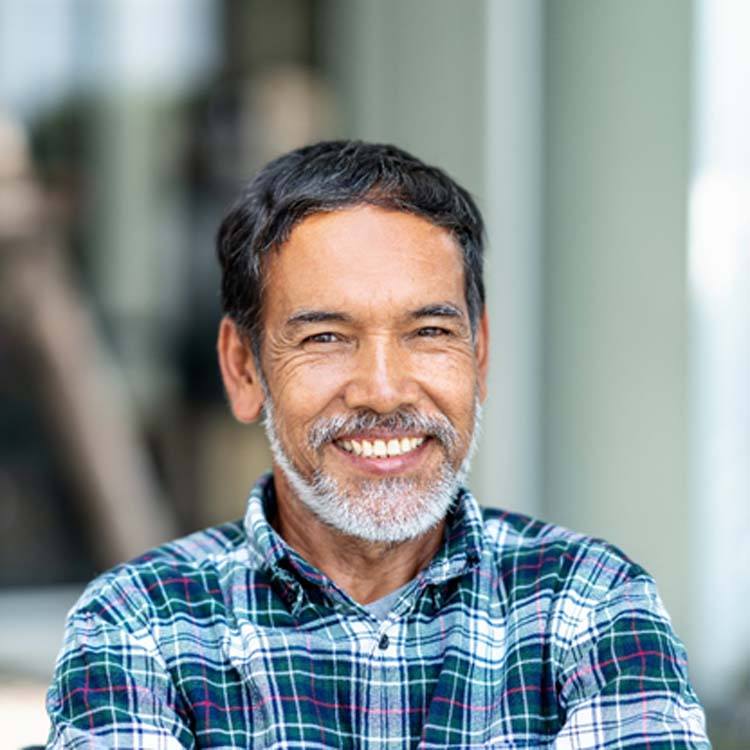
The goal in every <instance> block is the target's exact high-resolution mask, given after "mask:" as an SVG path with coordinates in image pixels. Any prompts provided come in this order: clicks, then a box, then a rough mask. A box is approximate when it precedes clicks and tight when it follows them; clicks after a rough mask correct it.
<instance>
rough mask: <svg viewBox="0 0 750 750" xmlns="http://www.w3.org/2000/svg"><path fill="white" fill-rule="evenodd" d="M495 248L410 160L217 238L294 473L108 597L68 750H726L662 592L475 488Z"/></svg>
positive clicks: (238, 362) (235, 224) (233, 393)
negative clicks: (708, 729) (487, 258)
mask: <svg viewBox="0 0 750 750" xmlns="http://www.w3.org/2000/svg"><path fill="white" fill-rule="evenodd" d="M482 235H483V228H482V220H481V217H480V214H479V211H478V210H477V208H476V206H475V204H474V202H473V200H472V199H471V197H470V196H469V195H468V193H467V192H466V191H465V190H463V189H462V188H461V187H459V186H458V185H457V184H456V183H455V182H454V181H453V180H451V179H450V178H449V177H448V176H447V175H445V173H443V172H442V171H440V170H438V169H436V168H433V167H429V166H427V165H425V164H423V163H422V162H420V161H419V160H417V159H415V158H414V157H412V156H410V155H409V154H406V153H405V152H403V151H401V150H399V149H396V148H394V147H392V146H381V145H372V144H365V143H359V142H328V143H320V144H316V145H313V146H309V147H306V148H303V149H300V150H298V151H294V152H291V153H289V154H286V155H284V156H282V157H280V158H279V159H277V160H275V161H274V162H271V163H270V164H269V165H268V166H267V167H265V169H264V170H262V171H261V172H260V173H259V174H258V175H257V176H256V177H255V179H254V180H253V181H252V182H251V183H250V184H249V185H248V186H247V188H246V190H245V191H244V192H243V194H242V195H241V196H240V199H239V200H238V202H237V204H236V205H235V206H234V208H232V209H231V210H230V212H229V213H228V214H227V216H226V217H225V219H224V222H223V223H222V226H221V229H220V231H219V236H218V251H219V258H220V261H221V265H222V272H223V277H222V295H223V304H224V311H225V317H224V319H223V321H222V323H221V328H220V331H219V341H218V354H219V362H220V366H221V372H222V376H223V380H224V384H225V387H226V392H227V395H228V398H229V402H230V405H231V407H232V410H233V413H234V415H235V417H236V418H237V419H239V420H240V421H242V422H248V423H249V422H253V421H255V420H258V419H263V422H264V425H265V428H266V432H267V434H268V439H269V442H270V445H271V449H272V453H273V459H274V461H273V470H272V472H271V473H269V474H268V475H266V476H264V477H261V478H260V479H259V481H258V483H257V484H256V486H255V487H254V489H253V490H252V492H251V495H250V499H249V502H248V508H247V513H246V516H245V519H244V523H239V522H238V523H230V524H226V525H224V526H221V527H217V528H213V529H207V530H205V531H202V532H199V533H197V534H194V535H192V536H190V537H187V538H186V539H183V540H179V541H176V542H173V543H171V544H169V545H165V546H164V547H161V548H159V549H157V550H154V551H152V552H150V553H148V554H146V555H144V556H143V557H142V558H139V559H137V560H135V561H133V562H131V563H128V564H126V565H123V566H120V567H118V568H116V569H114V570H113V571H110V572H109V573H106V574H105V575H104V576H102V577H101V578H100V579H98V580H97V581H95V582H94V583H93V584H92V585H91V586H90V587H89V589H88V590H87V592H86V593H85V594H84V596H83V597H82V599H81V601H80V602H79V603H78V605H77V606H76V608H75V609H74V610H73V612H72V613H71V615H70V617H69V622H68V629H67V634H66V642H65V645H64V647H63V651H62V653H61V655H60V659H59V660H58V664H57V669H56V675H55V680H54V682H53V685H52V687H51V689H50V692H49V699H48V708H49V711H50V716H51V718H52V723H53V726H52V732H51V735H50V746H52V747H71V748H77V747H81V748H83V747H118V748H178V747H191V748H193V747H194V748H198V747H201V748H208V747H211V748H248V747H253V748H256V747H257V748H339V747H351V748H360V747H361V748H394V749H395V748H411V747H423V748H469V747H471V748H476V747H503V748H511V747H513V748H517V747H525V748H536V747H550V748H552V747H554V748H558V749H559V750H562V749H563V748H631V747H632V748H636V747H638V748H640V747H651V748H654V749H656V748H706V747H708V746H709V745H708V741H707V739H706V737H705V730H704V721H703V713H702V710H701V708H700V706H699V705H698V702H697V699H696V697H695V695H694V693H693V691H692V689H691V687H690V685H689V683H688V678H687V667H686V660H685V654H684V649H683V647H682V645H681V643H680V642H679V640H678V639H677V637H676V636H675V634H674V632H673V630H672V628H671V625H670V622H669V618H668V616H667V614H666V612H665V611H664V608H663V606H662V604H661V602H660V600H659V597H658V594H657V593H656V589H655V586H654V583H653V580H652V579H651V578H650V577H649V576H648V574H647V573H645V572H644V571H643V569H641V568H640V567H638V566H637V565H636V564H634V563H632V562H631V561H629V560H628V559H627V558H626V557H625V556H623V555H622V554H621V553H620V552H618V551H617V550H616V549H614V548H613V547H611V546H609V545H607V544H606V543H603V542H600V541H596V540H592V539H589V538H587V537H584V536H581V535H577V534H574V533H573V532H570V531H567V530H565V529H561V528H559V527H555V526H551V525H548V524H543V523H540V522H537V521H533V520H531V519H529V518H526V517H523V516H520V515H515V514H511V513H505V512H500V511H493V510H485V511H483V510H482V509H481V508H480V506H479V505H478V504H477V502H476V500H475V499H474V498H473V497H472V495H471V494H470V493H469V491H468V490H467V489H465V488H464V486H463V482H464V480H465V477H466V473H467V471H468V466H469V461H470V458H471V455H472V453H473V450H474V447H475V445H476V440H477V433H478V429H479V419H480V412H481V403H482V401H483V400H484V398H485V396H486V375H487V366H488V331H487V318H486V313H485V307H484V287H483V283H482V249H483V236H482Z"/></svg>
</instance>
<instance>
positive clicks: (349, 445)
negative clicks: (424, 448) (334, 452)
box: [334, 435, 427, 459]
mask: <svg viewBox="0 0 750 750" xmlns="http://www.w3.org/2000/svg"><path fill="white" fill-rule="evenodd" d="M425 440H427V436H426V435H403V436H388V437H385V436H384V437H375V436H372V437H367V438H365V437H357V438H354V437H347V438H341V439H338V440H335V441H334V443H335V445H336V446H337V447H338V448H341V450H343V451H345V452H346V453H350V454H352V455H353V456H363V457H364V458H374V459H388V458H395V457H396V456H404V455H406V454H409V453H412V452H413V451H416V450H417V449H418V448H419V447H420V446H421V445H423V444H424V442H425Z"/></svg>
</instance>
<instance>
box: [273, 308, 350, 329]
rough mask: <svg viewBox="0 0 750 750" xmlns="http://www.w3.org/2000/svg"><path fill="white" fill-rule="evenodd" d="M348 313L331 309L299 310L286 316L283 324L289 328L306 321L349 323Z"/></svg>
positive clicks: (303, 323)
mask: <svg viewBox="0 0 750 750" xmlns="http://www.w3.org/2000/svg"><path fill="white" fill-rule="evenodd" d="M351 322H352V318H351V316H350V315H347V314H346V313H342V312H334V311H333V310H300V311H299V312H296V313H294V315H291V316H290V317H289V318H287V320H286V323H285V325H286V326H288V327H290V328H296V327H297V326H302V325H305V324H306V323H351Z"/></svg>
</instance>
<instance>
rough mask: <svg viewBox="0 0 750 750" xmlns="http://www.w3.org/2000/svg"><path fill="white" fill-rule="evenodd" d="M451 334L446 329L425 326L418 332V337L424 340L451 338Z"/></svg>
mask: <svg viewBox="0 0 750 750" xmlns="http://www.w3.org/2000/svg"><path fill="white" fill-rule="evenodd" d="M450 335H451V332H450V331H449V330H447V329H446V328H439V327H438V326H425V327H424V328H420V329H419V330H418V331H417V336H421V337H422V338H437V337H438V336H450Z"/></svg>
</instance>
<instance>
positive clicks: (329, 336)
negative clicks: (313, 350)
mask: <svg viewBox="0 0 750 750" xmlns="http://www.w3.org/2000/svg"><path fill="white" fill-rule="evenodd" d="M337 341H341V337H340V336H339V335H338V334H337V333H331V332H330V331H324V332H323V333H314V334H313V335H312V336H306V337H305V338H304V339H302V343H303V344H335V343H336V342H337Z"/></svg>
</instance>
